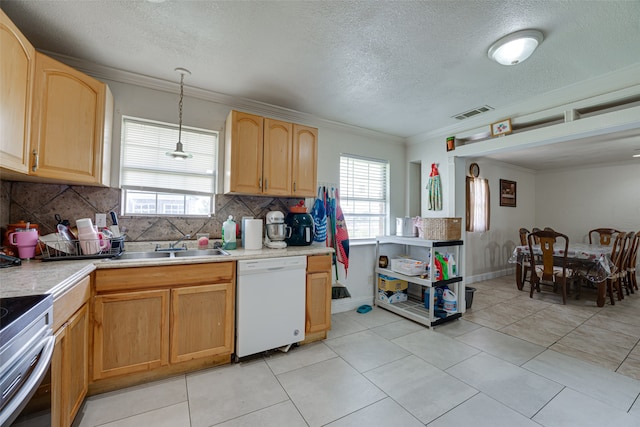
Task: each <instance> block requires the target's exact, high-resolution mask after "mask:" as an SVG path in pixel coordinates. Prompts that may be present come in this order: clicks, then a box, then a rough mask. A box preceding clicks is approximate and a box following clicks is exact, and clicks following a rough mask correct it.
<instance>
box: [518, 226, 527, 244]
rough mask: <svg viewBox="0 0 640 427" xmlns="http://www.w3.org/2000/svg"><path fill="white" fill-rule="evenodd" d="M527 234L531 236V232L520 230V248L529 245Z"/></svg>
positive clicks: (524, 229)
mask: <svg viewBox="0 0 640 427" xmlns="http://www.w3.org/2000/svg"><path fill="white" fill-rule="evenodd" d="M527 234H529V230H527V229H526V228H521V229H520V230H518V235H519V236H520V246H526V245H527Z"/></svg>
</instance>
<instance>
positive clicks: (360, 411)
mask: <svg viewBox="0 0 640 427" xmlns="http://www.w3.org/2000/svg"><path fill="white" fill-rule="evenodd" d="M470 286H473V287H475V288H476V289H477V291H476V292H475V294H474V299H473V306H472V309H470V310H469V311H468V312H467V313H466V314H465V315H464V316H463V318H462V319H459V320H456V321H454V322H451V323H448V324H444V325H441V326H439V327H437V328H435V329H433V330H429V329H426V328H424V327H423V326H421V325H418V324H416V323H413V322H411V321H408V320H406V319H403V318H401V317H399V316H396V315H395V314H392V313H390V312H387V311H385V310H383V309H379V308H374V309H373V310H372V311H371V312H369V313H367V314H358V313H356V312H355V311H353V312H346V313H339V314H335V315H333V318H332V322H333V325H332V326H333V327H332V330H331V332H330V333H329V337H328V339H327V340H325V341H323V342H319V343H314V344H310V345H305V346H301V347H298V348H294V349H292V350H291V351H290V352H289V353H287V354H284V353H275V354H271V355H268V356H264V357H259V358H255V359H253V360H250V361H245V362H241V363H238V364H232V365H227V366H222V367H217V368H212V369H208V370H204V371H199V372H194V373H191V374H187V375H180V376H177V377H174V378H169V379H165V380H162V381H156V382H153V383H149V384H144V385H140V386H136V387H131V388H129V389H125V390H120V391H117V392H111V393H105V394H102V395H96V396H92V397H90V398H88V399H87V400H86V402H85V404H84V405H83V407H82V409H81V411H80V413H79V414H78V416H77V418H76V421H75V423H74V425H75V426H78V427H83V426H110V427H128V426H154V427H163V426H167V427H182V426H184V427H188V426H192V427H204V426H225V427H230V426H267V427H268V426H274V427H275V426H278V427H280V426H292V427H295V426H333V427H336V426H340V427H344V426H372V427H376V426H394V427H395V426H403V427H404V426H407V427H411V426H423V425H427V426H430V427H437V426H447V427H449V426H464V427H467V426H470V425H473V426H479V427H482V426H491V427H494V426H509V427H511V426H546V427H555V426H581V427H588V426H598V427H601V426H604V425H615V426H638V425H640V397H639V395H640V345H639V344H638V341H639V340H640V294H635V295H632V296H630V297H627V298H625V299H624V300H623V301H621V302H619V303H616V305H615V306H610V305H609V304H607V305H605V307H602V308H598V307H596V306H595V303H593V301H594V300H595V296H594V295H593V293H589V292H588V291H586V292H583V296H582V298H581V299H580V300H575V299H571V300H570V301H569V303H568V304H567V305H566V306H562V305H561V304H559V297H558V296H557V295H554V294H553V293H550V292H544V291H543V292H542V293H541V294H536V295H534V298H533V299H530V298H529V295H528V292H521V291H518V290H516V289H515V286H514V285H513V278H512V277H511V276H509V277H504V278H498V279H493V280H488V281H485V282H480V283H475V284H473V285H470Z"/></svg>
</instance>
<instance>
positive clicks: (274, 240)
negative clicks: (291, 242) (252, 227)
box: [264, 211, 291, 249]
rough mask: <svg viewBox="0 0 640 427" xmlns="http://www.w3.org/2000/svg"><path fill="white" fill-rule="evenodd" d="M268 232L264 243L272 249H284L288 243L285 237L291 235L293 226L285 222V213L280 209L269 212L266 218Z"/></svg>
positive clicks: (265, 234)
mask: <svg viewBox="0 0 640 427" xmlns="http://www.w3.org/2000/svg"><path fill="white" fill-rule="evenodd" d="M265 228H266V232H265V233H264V245H265V246H266V247H268V248H271V249H284V248H286V247H287V243H286V242H285V241H284V239H286V238H288V237H291V228H290V227H289V226H288V225H286V224H285V223H284V214H283V213H282V212H280V211H271V212H269V213H267V217H266V219H265Z"/></svg>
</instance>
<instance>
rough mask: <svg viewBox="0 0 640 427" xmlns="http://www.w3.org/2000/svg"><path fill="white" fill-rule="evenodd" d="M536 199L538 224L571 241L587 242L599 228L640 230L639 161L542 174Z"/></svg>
mask: <svg viewBox="0 0 640 427" xmlns="http://www.w3.org/2000/svg"><path fill="white" fill-rule="evenodd" d="M535 199H536V208H535V212H536V215H535V220H536V225H537V226H538V227H540V228H544V227H552V228H553V229H555V230H557V231H560V232H562V233H564V234H566V235H567V236H568V237H569V241H576V242H588V241H589V237H588V236H587V233H588V231H589V230H591V229H594V228H600V227H613V228H617V229H619V230H623V231H640V164H638V162H634V163H629V164H618V165H603V166H599V167H584V168H576V169H569V170H559V171H553V172H545V173H539V174H538V175H537V176H536V192H535Z"/></svg>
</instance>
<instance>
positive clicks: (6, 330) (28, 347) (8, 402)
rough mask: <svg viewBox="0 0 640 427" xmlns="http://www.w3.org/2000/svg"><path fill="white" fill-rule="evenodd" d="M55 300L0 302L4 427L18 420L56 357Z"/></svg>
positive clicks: (0, 400) (34, 297)
mask: <svg viewBox="0 0 640 427" xmlns="http://www.w3.org/2000/svg"><path fill="white" fill-rule="evenodd" d="M52 322H53V297H52V296H51V295H29V296H23V297H12V298H0V387H1V388H0V391H1V395H0V426H2V427H5V426H9V425H11V423H12V422H13V421H14V420H15V419H16V418H17V417H18V415H19V414H20V412H21V411H22V410H23V408H24V407H25V406H26V404H27V403H28V402H29V400H30V399H31V397H32V396H33V394H34V393H35V392H36V390H37V388H38V387H39V386H40V383H41V382H42V379H43V378H44V376H45V374H46V372H47V370H48V369H49V365H50V364H51V357H52V355H53V348H54V344H55V337H54V336H53V331H52Z"/></svg>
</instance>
